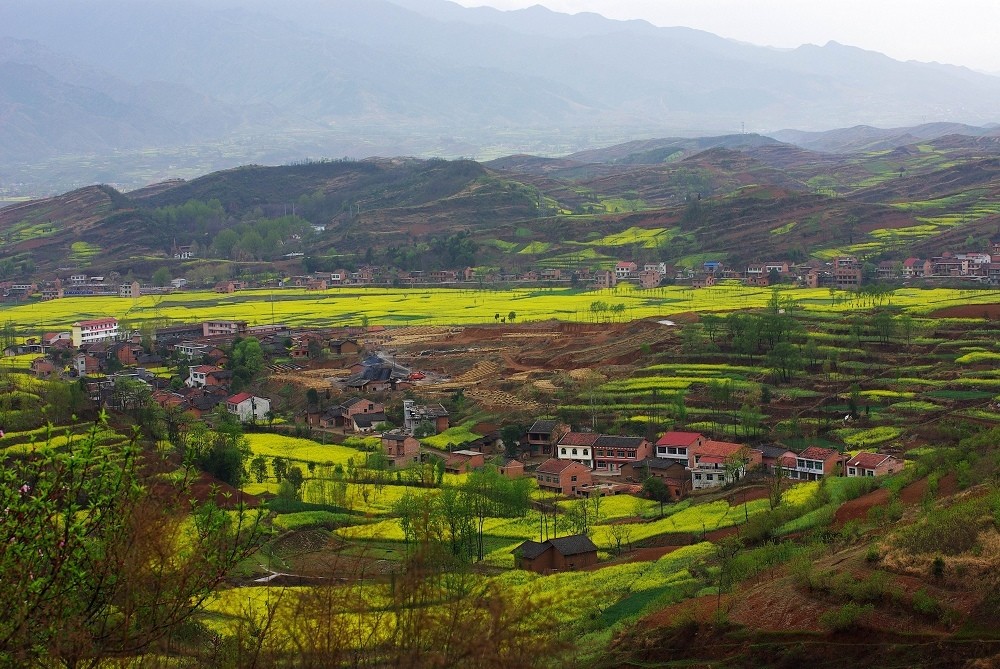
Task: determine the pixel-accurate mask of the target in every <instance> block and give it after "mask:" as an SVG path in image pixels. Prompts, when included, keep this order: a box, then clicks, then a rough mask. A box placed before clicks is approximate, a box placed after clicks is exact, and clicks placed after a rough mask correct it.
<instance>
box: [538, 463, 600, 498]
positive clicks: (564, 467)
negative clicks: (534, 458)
mask: <svg viewBox="0 0 1000 669" xmlns="http://www.w3.org/2000/svg"><path fill="white" fill-rule="evenodd" d="M535 480H536V481H538V487H539V488H540V489H541V490H546V491H548V492H551V493H555V494H557V495H565V496H567V497H568V496H570V495H575V494H576V490H577V488H578V487H580V486H581V485H590V484H592V483H593V482H594V478H593V476H592V475H591V473H590V467H587V466H586V465H581V464H580V463H579V462H573V461H572V460H559V459H557V458H549V459H548V460H546V461H545V462H543V463H542V464H540V465H538V468H537V469H536V470H535Z"/></svg>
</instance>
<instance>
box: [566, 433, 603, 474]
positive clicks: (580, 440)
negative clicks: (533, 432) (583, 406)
mask: <svg viewBox="0 0 1000 669" xmlns="http://www.w3.org/2000/svg"><path fill="white" fill-rule="evenodd" d="M600 436H601V435H599V434H597V433H596V432H567V433H566V434H564V435H563V436H562V438H561V439H560V440H559V444H558V446H557V454H556V457H557V458H558V459H560V460H572V461H573V462H579V463H580V464H581V465H585V466H586V467H587V468H588V469H593V468H594V450H593V448H594V444H595V443H597V440H598V439H599V438H600Z"/></svg>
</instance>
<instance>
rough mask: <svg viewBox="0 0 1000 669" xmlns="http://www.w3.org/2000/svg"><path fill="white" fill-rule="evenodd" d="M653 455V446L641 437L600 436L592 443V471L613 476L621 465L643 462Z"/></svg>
mask: <svg viewBox="0 0 1000 669" xmlns="http://www.w3.org/2000/svg"><path fill="white" fill-rule="evenodd" d="M652 454H653V445H652V444H650V443H649V442H648V441H647V440H646V439H644V438H643V437H619V436H613V435H607V434H602V435H601V436H600V437H598V438H597V441H595V442H594V470H595V471H597V472H602V473H603V472H606V473H608V474H615V473H618V472H619V471H620V470H621V467H622V465H624V464H626V463H629V462H636V461H638V460H645V459H646V458H648V457H650V456H651V455H652Z"/></svg>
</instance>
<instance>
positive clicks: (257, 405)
mask: <svg viewBox="0 0 1000 669" xmlns="http://www.w3.org/2000/svg"><path fill="white" fill-rule="evenodd" d="M226 411H228V412H229V413H231V414H234V415H236V416H239V417H240V422H241V423H249V422H250V421H262V420H264V419H265V418H266V417H267V414H268V413H269V412H270V411H271V400H269V399H267V398H266V397H257V396H256V395H251V394H250V393H238V394H236V395H233V396H232V397H229V398H226Z"/></svg>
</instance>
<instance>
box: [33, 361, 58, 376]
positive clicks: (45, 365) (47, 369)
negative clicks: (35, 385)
mask: <svg viewBox="0 0 1000 669" xmlns="http://www.w3.org/2000/svg"><path fill="white" fill-rule="evenodd" d="M55 371H56V366H55V365H54V364H52V361H51V360H49V359H48V358H35V359H34V360H32V361H31V373H32V374H34V375H35V377H36V378H39V379H45V378H48V377H49V376H51V375H52V374H54V373H55Z"/></svg>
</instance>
